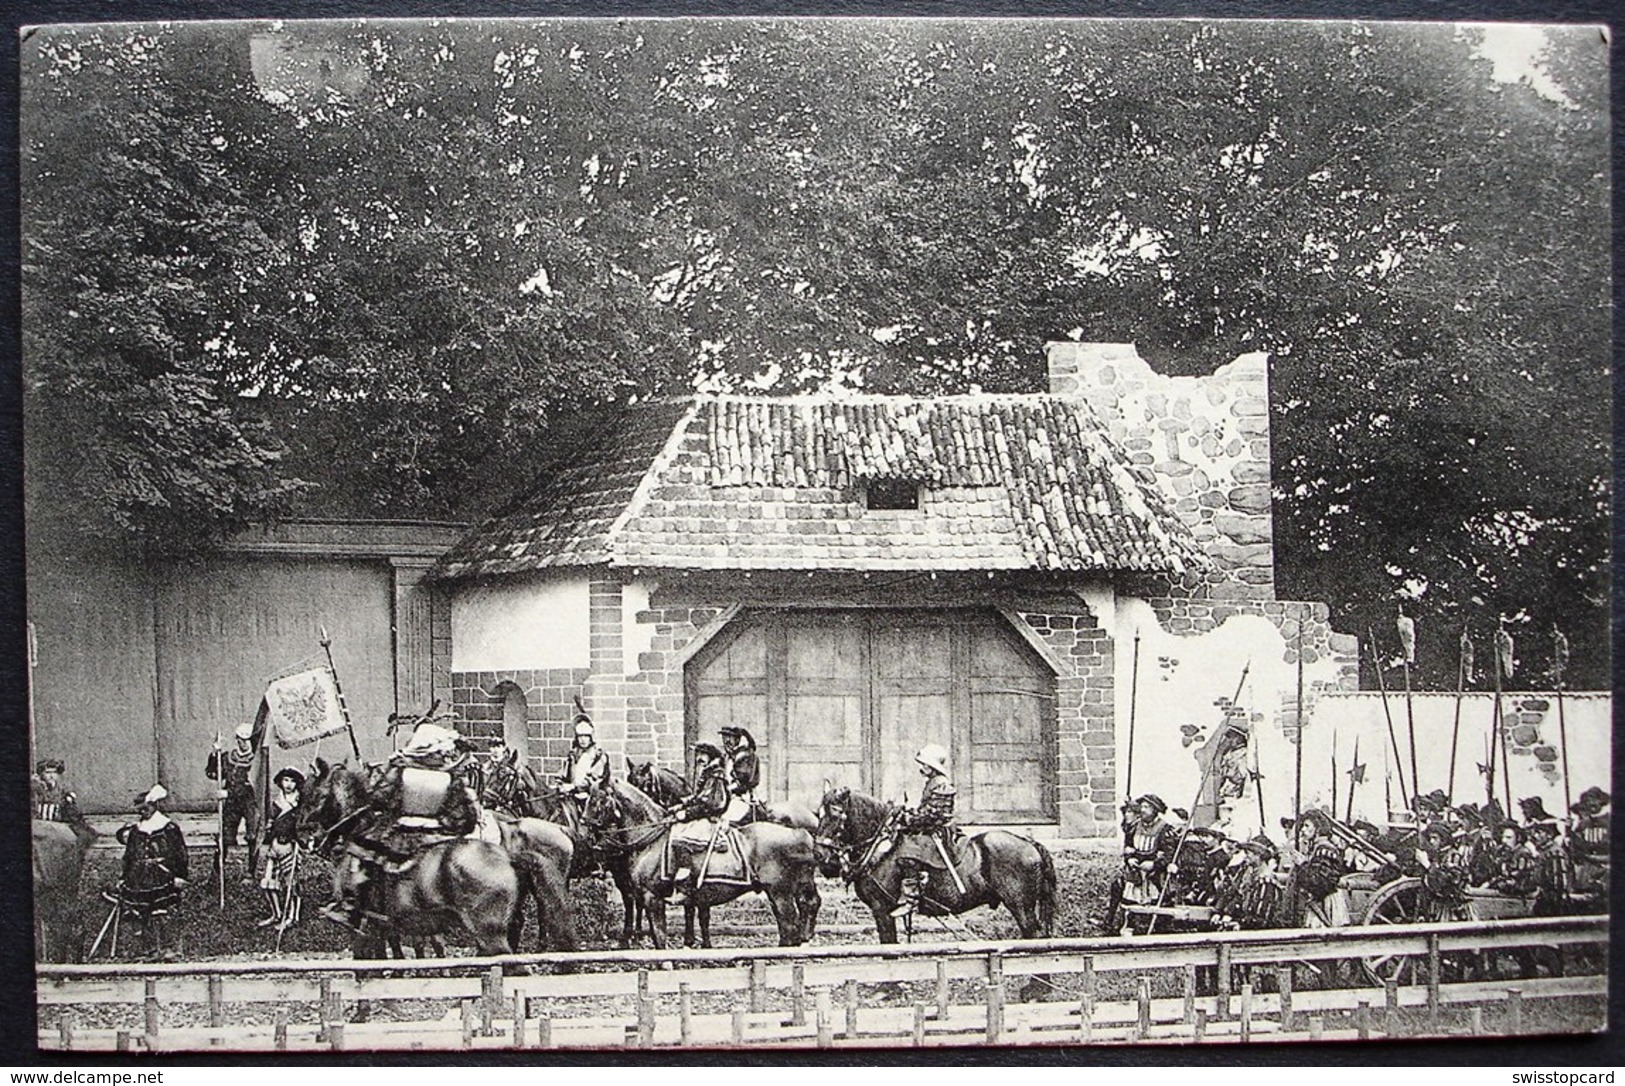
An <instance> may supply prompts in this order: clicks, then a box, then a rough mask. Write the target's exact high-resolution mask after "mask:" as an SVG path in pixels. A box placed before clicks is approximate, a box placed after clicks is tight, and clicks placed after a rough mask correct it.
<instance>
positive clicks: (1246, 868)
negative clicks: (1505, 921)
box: [1105, 787, 1610, 933]
mask: <svg viewBox="0 0 1625 1086" xmlns="http://www.w3.org/2000/svg"><path fill="white" fill-rule="evenodd" d="M1609 805H1610V797H1609V795H1608V793H1607V792H1604V791H1603V790H1602V789H1600V788H1595V787H1593V788H1588V789H1587V790H1586V791H1585V792H1584V793H1583V794H1582V795H1581V796H1580V797H1579V799H1578V800H1577V801H1576V802H1575V803H1574V804H1573V805H1572V806H1571V809H1570V816H1571V817H1570V818H1569V820H1568V823H1567V825H1564V824H1562V823H1560V821H1559V820H1558V819H1557V818H1556V817H1555V816H1554V815H1552V814H1550V813H1549V812H1547V811H1546V809H1545V806H1544V802H1543V801H1542V800H1541V799H1540V797H1538V796H1537V797H1529V798H1526V799H1524V800H1522V801H1521V802H1520V803H1519V812H1520V814H1521V816H1522V820H1521V821H1516V820H1514V819H1512V818H1510V817H1509V816H1508V815H1507V813H1506V812H1505V811H1504V810H1503V808H1502V807H1501V805H1500V803H1499V802H1497V801H1495V800H1490V801H1488V802H1486V803H1484V804H1482V805H1479V804H1473V803H1463V804H1460V805H1455V806H1452V805H1451V803H1450V801H1449V798H1448V797H1447V796H1446V795H1445V793H1444V792H1443V791H1440V790H1435V791H1433V792H1431V793H1428V794H1425V795H1422V796H1418V797H1417V798H1416V800H1415V802H1414V803H1413V805H1412V811H1411V818H1410V819H1409V820H1406V821H1400V822H1395V823H1393V824H1391V825H1389V826H1388V827H1386V828H1383V827H1378V826H1376V825H1374V824H1372V823H1370V822H1368V821H1363V820H1361V821H1354V822H1351V823H1348V824H1345V823H1342V822H1339V821H1337V820H1336V819H1334V818H1333V817H1332V816H1330V815H1329V814H1327V813H1326V812H1324V811H1320V810H1309V811H1305V812H1303V813H1302V814H1301V815H1300V816H1299V817H1297V818H1295V819H1294V818H1283V819H1282V820H1281V828H1282V830H1283V836H1284V843H1283V844H1281V845H1277V844H1276V843H1275V842H1274V841H1272V840H1271V839H1270V838H1269V837H1268V836H1266V835H1265V834H1263V833H1259V834H1256V835H1254V836H1253V837H1252V838H1251V839H1249V840H1246V841H1236V840H1232V839H1230V838H1229V837H1227V836H1225V835H1224V834H1223V833H1220V832H1219V831H1217V830H1215V829H1212V828H1209V827H1196V826H1192V825H1190V824H1189V822H1188V816H1187V815H1186V812H1184V811H1170V810H1169V809H1168V805H1167V804H1166V803H1165V802H1164V801H1163V800H1162V799H1161V798H1160V797H1158V796H1155V795H1144V796H1140V797H1138V798H1136V799H1133V800H1131V801H1129V802H1126V803H1124V804H1123V806H1122V808H1121V811H1122V814H1123V821H1122V830H1123V868H1122V872H1121V874H1120V876H1119V877H1118V878H1117V879H1116V880H1115V881H1114V883H1113V886H1112V889H1111V900H1110V902H1109V907H1108V913H1107V918H1106V925H1105V926H1106V930H1108V931H1112V932H1116V931H1123V932H1125V933H1127V932H1129V931H1130V930H1131V929H1132V924H1131V921H1132V918H1133V916H1134V914H1135V913H1139V914H1140V915H1142V916H1147V917H1154V916H1157V915H1159V913H1162V912H1163V911H1164V910H1166V911H1167V912H1168V913H1173V912H1175V911H1176V910H1177V909H1178V907H1181V906H1200V907H1205V909H1206V910H1208V912H1207V913H1204V915H1209V914H1210V915H1211V924H1212V926H1214V927H1217V928H1230V929H1238V928H1239V929H1260V928H1274V927H1298V926H1323V927H1341V926H1344V925H1346V924H1348V923H1350V922H1352V921H1353V920H1355V919H1356V918H1354V917H1351V916H1350V915H1349V905H1348V903H1349V900H1350V893H1349V891H1354V892H1356V893H1358V892H1366V893H1369V892H1371V891H1374V890H1376V889H1377V888H1378V887H1381V886H1384V885H1386V884H1388V883H1390V882H1392V881H1394V880H1396V879H1399V878H1402V877H1407V876H1409V877H1413V878H1417V879H1419V880H1421V883H1422V885H1423V887H1424V890H1425V892H1426V893H1427V894H1428V895H1429V896H1430V898H1431V899H1432V900H1434V901H1435V902H1436V903H1438V904H1439V905H1440V906H1442V907H1449V906H1453V905H1460V904H1462V903H1464V902H1466V901H1467V900H1468V899H1469V898H1471V897H1473V896H1475V895H1477V896H1500V897H1507V898H1521V899H1526V900H1528V901H1529V903H1530V912H1531V914H1532V915H1536V916H1541V915H1546V916H1552V915H1561V914H1563V913H1565V912H1569V911H1573V909H1574V908H1575V907H1576V906H1578V907H1580V908H1585V909H1588V910H1598V911H1606V908H1607V897H1606V895H1607V888H1608V874H1609V817H1610V816H1609Z"/></svg>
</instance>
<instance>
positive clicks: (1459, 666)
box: [1444, 626, 1472, 807]
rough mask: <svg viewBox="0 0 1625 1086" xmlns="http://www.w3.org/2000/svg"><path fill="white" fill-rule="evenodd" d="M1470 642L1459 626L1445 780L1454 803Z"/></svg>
mask: <svg viewBox="0 0 1625 1086" xmlns="http://www.w3.org/2000/svg"><path fill="white" fill-rule="evenodd" d="M1471 649H1472V643H1471V642H1470V641H1468V640H1467V627H1465V626H1463V627H1462V628H1461V657H1460V659H1459V660H1458V661H1457V663H1456V713H1455V718H1454V719H1453V720H1452V721H1451V722H1450V776H1449V778H1447V779H1446V781H1445V789H1444V791H1445V795H1446V796H1447V797H1448V799H1447V802H1448V803H1449V804H1450V805H1451V806H1452V807H1454V806H1455V805H1456V744H1457V743H1458V742H1459V741H1460V740H1461V699H1462V695H1463V693H1464V692H1465V690H1466V689H1467V653H1468V652H1470V651H1471Z"/></svg>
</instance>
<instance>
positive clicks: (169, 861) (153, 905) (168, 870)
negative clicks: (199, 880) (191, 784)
mask: <svg viewBox="0 0 1625 1086" xmlns="http://www.w3.org/2000/svg"><path fill="white" fill-rule="evenodd" d="M168 798H169V790H168V789H167V788H165V787H164V786H163V785H161V784H155V785H153V786H152V787H151V788H150V789H148V790H147V791H146V792H145V793H143V794H142V795H139V796H137V797H136V798H135V806H136V812H137V814H138V816H139V818H138V820H137V821H136V822H133V823H131V824H129V825H127V826H124V827H122V828H121V829H120V830H119V831H118V834H117V838H118V842H119V844H121V845H123V846H124V869H123V878H122V879H121V880H120V882H119V887H118V893H117V897H114V898H113V899H112V900H113V901H114V902H115V903H117V904H118V905H119V906H120V907H121V908H123V909H125V910H127V911H128V912H130V913H132V914H133V915H134V916H135V917H136V918H137V919H139V920H140V921H141V924H142V927H143V928H144V929H145V931H146V937H147V945H148V948H149V950H150V951H151V952H152V953H158V952H159V951H161V950H162V949H163V943H164V928H163V918H164V917H166V916H168V915H169V913H170V911H171V910H172V909H173V908H174V907H175V905H176V904H177V903H178V902H179V901H180V899H181V891H182V890H183V889H185V888H186V886H187V885H188V878H189V876H190V872H189V871H188V869H187V861H186V838H185V836H183V835H182V833H181V828H180V827H179V826H177V825H176V824H175V823H174V822H173V821H171V819H170V817H169V816H168V815H167V814H165V813H164V812H163V810H162V809H161V805H162V804H163V802H164V800H166V799H168Z"/></svg>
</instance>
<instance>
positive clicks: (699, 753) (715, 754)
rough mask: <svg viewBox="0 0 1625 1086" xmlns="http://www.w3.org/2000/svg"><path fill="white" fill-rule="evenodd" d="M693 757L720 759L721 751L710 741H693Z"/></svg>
mask: <svg viewBox="0 0 1625 1086" xmlns="http://www.w3.org/2000/svg"><path fill="white" fill-rule="evenodd" d="M694 757H695V758H710V759H712V760H713V761H714V760H717V759H720V758H721V757H722V751H720V750H718V749H717V748H716V747H714V746H712V745H711V744H710V743H695V744H694Z"/></svg>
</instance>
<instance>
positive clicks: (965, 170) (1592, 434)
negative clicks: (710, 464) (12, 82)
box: [23, 20, 1610, 686]
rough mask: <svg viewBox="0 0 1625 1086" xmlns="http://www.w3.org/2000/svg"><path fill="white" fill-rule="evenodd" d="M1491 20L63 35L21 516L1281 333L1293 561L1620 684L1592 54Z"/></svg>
mask: <svg viewBox="0 0 1625 1086" xmlns="http://www.w3.org/2000/svg"><path fill="white" fill-rule="evenodd" d="M1481 43H1482V35H1481V33H1480V32H1479V31H1474V30H1458V29H1456V28H1453V27H1449V26H1442V25H1441V26H1432V27H1423V26H1414V25H1412V26H1404V27H1400V26H1379V25H1360V24H1335V25H1334V24H1310V23H1290V24H1288V23H1275V24H1245V23H1217V24H1200V23H1185V22H1177V23H1175V22H1094V21H1079V22H1069V23H1058V22H1049V21H1021V22H1000V21H978V22H965V21H958V22H934V21H866V22H855V21H834V20H832V21H820V20H802V21H776V22H775V21H700V20H676V21H649V22H639V21H624V20H622V21H596V22H595V21H585V22H583V21H558V22H546V23H523V24H522V23H480V22H467V23H458V22H449V23H448V22H441V23H378V24H364V23H357V24H287V25H275V26H273V25H270V24H265V25H255V24H241V25H238V26H223V25H215V26H212V27H209V28H201V27H195V26H166V27H163V28H158V27H143V28H137V29H131V28H127V27H91V28H75V29H71V30H70V29H47V30H44V31H40V32H37V33H36V34H35V35H33V36H32V37H31V38H30V39H29V40H28V41H27V42H26V43H25V44H24V46H23V53H24V88H23V90H24V126H23V143H24V147H23V168H24V183H25V191H24V197H25V200H24V241H25V253H24V261H25V267H24V286H25V291H26V297H25V303H26V306H27V315H26V322H25V323H26V327H25V330H24V331H25V350H26V354H27V357H26V362H27V367H26V368H27V381H28V397H27V401H26V406H27V412H28V415H27V422H28V440H29V446H28V453H29V472H28V485H29V488H30V489H29V496H30V513H31V516H33V517H34V518H35V521H34V522H35V524H36V525H38V524H41V523H52V522H55V521H56V520H57V519H62V520H64V521H65V522H67V523H69V524H71V525H73V526H75V528H76V529H79V530H91V531H99V532H101V533H102V534H106V535H112V536H114V537H116V538H119V539H122V540H125V541H127V542H133V543H136V544H137V545H141V546H146V547H157V548H162V549H169V550H172V549H182V548H187V547H192V546H198V545H202V544H206V543H207V542H208V541H209V540H211V539H214V538H218V537H219V536H220V535H221V534H223V533H225V532H229V531H231V530H234V529H236V528H239V527H241V526H242V525H244V524H247V523H251V522H254V521H256V520H260V519H265V518H269V517H274V516H276V515H279V514H283V513H286V512H289V511H292V510H295V509H300V510H309V509H313V508H321V509H329V510H331V509H336V508H341V507H342V508H343V509H344V510H345V511H348V512H361V513H367V512H371V513H391V514H394V515H402V514H406V513H410V514H414V515H448V514H457V515H465V516H466V515H469V514H470V513H472V512H474V511H475V510H474V508H473V507H475V506H478V505H479V504H481V503H483V502H484V501H485V500H487V498H488V497H489V495H491V494H492V493H493V492H494V491H496V490H499V489H501V488H504V487H511V486H512V485H514V484H515V483H516V482H517V481H518V480H517V479H516V478H515V475H516V470H515V465H516V464H518V463H522V462H523V461H524V460H525V458H526V457H528V456H530V455H531V454H532V453H534V451H535V450H537V449H538V448H545V447H547V446H548V445H549V444H550V443H552V441H553V439H554V438H555V437H556V435H557V433H558V427H559V425H560V423H561V420H567V419H569V418H571V417H573V416H574V415H576V414H578V413H580V412H582V411H583V410H584V409H589V408H591V407H592V406H594V405H598V404H603V403H609V402H617V401H623V400H625V399H627V398H629V397H634V396H643V395H649V394H654V393H659V392H662V391H671V390H674V389H683V388H687V387H690V386H691V385H692V384H693V383H694V382H695V381H700V382H702V383H704V384H706V385H708V386H711V387H718V386H720V387H771V388H774V389H779V390H783V389H789V388H805V387H822V386H830V385H852V384H861V385H862V386H864V387H867V388H870V389H875V390H881V391H913V392H937V391H958V390H964V389H967V388H972V387H979V388H983V389H989V390H1032V389H1036V388H1039V387H1042V380H1043V377H1042V357H1043V355H1042V350H1041V347H1042V344H1043V343H1044V342H1045V341H1046V340H1050V339H1055V338H1061V337H1064V336H1067V335H1075V336H1079V337H1082V338H1086V339H1093V340H1125V339H1132V340H1134V341H1135V342H1137V343H1138V344H1139V345H1140V347H1141V350H1142V352H1143V353H1145V354H1146V355H1147V357H1149V358H1151V359H1152V360H1153V363H1154V364H1156V365H1158V366H1159V367H1161V368H1163V369H1165V370H1170V371H1175V370H1177V371H1182V372H1194V371H1200V370H1208V369H1212V368H1213V367H1215V366H1217V365H1219V364H1222V363H1223V362H1225V361H1228V360H1229V359H1230V358H1232V357H1233V356H1234V355H1236V354H1237V353H1239V352H1242V351H1248V350H1267V351H1269V352H1271V353H1272V355H1273V357H1274V360H1275V361H1274V365H1273V377H1272V380H1273V414H1274V417H1273V423H1274V443H1275V462H1276V480H1275V482H1276V503H1275V515H1276V530H1277V542H1278V551H1279V568H1280V575H1281V579H1282V592H1283V595H1288V596H1292V597H1296V598H1317V599H1329V600H1330V602H1331V603H1332V605H1333V607H1334V610H1335V612H1336V616H1337V623H1338V625H1339V626H1340V627H1341V628H1344V629H1349V630H1351V631H1358V632H1361V633H1363V632H1364V631H1365V629H1366V627H1367V626H1368V625H1370V626H1375V627H1376V628H1377V630H1378V633H1379V637H1381V638H1382V639H1383V641H1384V642H1386V644H1387V647H1388V648H1389V649H1391V650H1397V645H1396V644H1395V643H1394V642H1395V639H1394V637H1393V634H1392V631H1393V614H1394V602H1395V600H1396V598H1397V597H1399V596H1420V598H1419V599H1418V600H1416V601H1415V603H1414V605H1413V613H1415V614H1417V615H1418V616H1419V624H1420V626H1421V629H1422V657H1423V662H1422V666H1421V669H1420V671H1421V674H1422V676H1423V680H1422V681H1423V682H1424V683H1425V684H1427V685H1434V686H1445V685H1449V684H1451V683H1453V681H1454V674H1455V662H1454V654H1455V641H1456V637H1457V635H1458V634H1459V631H1460V629H1461V628H1462V627H1463V626H1471V627H1472V628H1474V629H1475V630H1477V631H1478V632H1480V633H1481V634H1482V633H1487V631H1488V629H1489V627H1490V625H1491V624H1492V623H1493V622H1494V621H1495V619H1496V618H1497V617H1498V616H1507V617H1510V618H1511V619H1513V620H1514V623H1515V624H1516V626H1517V628H1518V630H1519V631H1520V632H1521V633H1522V634H1523V635H1524V636H1523V638H1522V642H1523V645H1524V646H1525V651H1523V652H1521V653H1520V655H1522V656H1523V657H1524V658H1525V660H1526V663H1528V664H1530V665H1534V666H1536V667H1544V666H1545V664H1546V662H1547V659H1548V657H1549V643H1550V632H1549V631H1550V628H1551V626H1552V625H1553V624H1558V625H1561V626H1562V627H1564V628H1565V629H1566V630H1568V631H1569V633H1570V635H1571V639H1572V640H1573V642H1574V645H1575V661H1574V663H1575V667H1576V672H1577V673H1576V674H1575V675H1573V676H1571V680H1573V681H1580V682H1585V683H1589V684H1592V685H1599V686H1600V685H1602V684H1603V682H1604V681H1605V678H1604V677H1605V675H1606V664H1607V637H1606V628H1607V618H1606V616H1607V595H1608V587H1607V559H1608V536H1607V526H1608V523H1609V521H1608V507H1609V490H1608V485H1609V478H1610V476H1609V470H1610V468H1609V449H1608V433H1609V409H1610V392H1609V389H1610V381H1609V370H1608V365H1609V314H1608V285H1607V284H1608V276H1607V270H1608V255H1609V253H1608V207H1609V205H1608V184H1607V169H1608V158H1607V138H1606V137H1607V109H1606V101H1607V99H1606V87H1607V81H1606V66H1605V63H1604V62H1605V59H1606V49H1605V46H1604V45H1603V43H1602V42H1601V41H1600V39H1599V38H1598V37H1597V34H1596V31H1595V29H1586V28H1550V29H1548V31H1547V33H1546V48H1545V51H1544V53H1543V54H1541V55H1540V56H1538V57H1537V58H1535V59H1536V60H1537V61H1538V68H1537V69H1536V71H1537V74H1538V78H1537V79H1534V80H1530V79H1525V80H1523V81H1500V80H1498V79H1497V78H1495V72H1494V69H1493V68H1492V64H1491V61H1490V60H1489V59H1488V58H1486V57H1485V56H1483V55H1481V50H1480V48H1479V47H1480V45H1481ZM1537 84H1539V85H1538V86H1537ZM306 483H308V484H311V485H309V486H306V485H304V484H306ZM1482 640H1483V639H1482V638H1481V642H1482ZM1481 647H1482V646H1481ZM1480 658H1481V660H1482V659H1487V654H1481V657H1480ZM1525 679H1526V680H1527V681H1528V682H1530V683H1532V684H1536V685H1538V684H1541V683H1543V682H1545V681H1547V680H1546V676H1545V675H1543V674H1538V673H1537V674H1534V675H1526V676H1520V677H1519V681H1524V680H1525Z"/></svg>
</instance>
